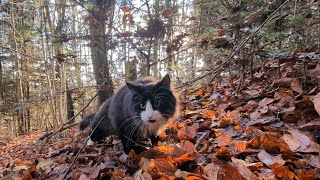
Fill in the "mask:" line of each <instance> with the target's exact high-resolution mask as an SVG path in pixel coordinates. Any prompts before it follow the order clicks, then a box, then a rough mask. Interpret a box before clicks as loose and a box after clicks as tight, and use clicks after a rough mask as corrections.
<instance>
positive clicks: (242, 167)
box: [231, 157, 258, 179]
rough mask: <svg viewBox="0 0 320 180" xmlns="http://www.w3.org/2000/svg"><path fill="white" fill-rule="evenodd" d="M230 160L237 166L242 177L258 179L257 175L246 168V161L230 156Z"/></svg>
mask: <svg viewBox="0 0 320 180" xmlns="http://www.w3.org/2000/svg"><path fill="white" fill-rule="evenodd" d="M231 161H232V163H233V164H234V165H235V166H236V167H237V168H238V170H239V173H240V174H241V175H242V177H244V178H245V179H258V177H257V176H256V175H255V174H253V173H252V172H251V171H250V170H249V169H248V168H247V166H246V165H245V164H246V163H245V162H244V161H243V160H241V159H236V158H234V157H232V158H231Z"/></svg>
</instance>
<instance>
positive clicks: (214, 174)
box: [201, 162, 221, 180]
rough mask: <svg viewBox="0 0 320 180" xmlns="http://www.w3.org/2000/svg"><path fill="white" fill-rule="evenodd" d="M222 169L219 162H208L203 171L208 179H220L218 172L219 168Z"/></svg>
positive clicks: (203, 174)
mask: <svg viewBox="0 0 320 180" xmlns="http://www.w3.org/2000/svg"><path fill="white" fill-rule="evenodd" d="M220 169H221V166H220V165H219V164H217V163H213V162H212V163H210V164H207V165H206V166H205V167H204V168H203V172H202V174H201V175H202V176H203V177H205V178H206V179H210V180H217V179H218V173H219V170H220Z"/></svg>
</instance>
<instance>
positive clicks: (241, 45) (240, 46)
mask: <svg viewBox="0 0 320 180" xmlns="http://www.w3.org/2000/svg"><path fill="white" fill-rule="evenodd" d="M289 1H290V0H286V1H285V2H284V3H282V4H281V5H280V6H279V7H278V8H277V9H276V10H275V11H273V12H272V13H271V14H270V16H269V17H268V18H267V19H266V20H265V21H264V22H263V23H262V24H261V25H260V26H259V27H258V28H257V29H256V30H255V31H254V32H253V33H251V34H250V35H249V36H247V38H246V39H244V40H243V41H241V42H240V43H239V45H237V48H236V49H235V50H234V51H233V52H232V53H231V54H229V56H228V57H227V58H226V59H225V60H224V61H223V62H222V63H221V64H220V65H219V66H217V67H216V68H214V69H213V70H211V71H210V72H208V73H206V74H204V75H201V76H199V77H197V78H195V79H193V80H191V81H189V82H186V83H184V84H182V85H181V86H178V87H177V89H180V88H182V87H184V86H187V85H190V84H192V83H194V82H196V81H198V80H200V79H202V78H204V77H207V76H208V75H210V74H214V73H216V71H217V72H219V69H220V68H221V67H223V66H224V65H226V64H227V63H228V62H229V60H230V59H231V58H232V57H233V56H234V55H235V54H236V53H237V52H238V51H239V50H240V49H241V48H242V47H243V46H244V45H245V43H247V42H248V41H249V40H250V39H251V38H252V37H253V36H255V35H257V34H258V33H259V31H260V30H261V29H262V28H263V27H264V25H266V24H267V22H268V21H269V20H270V19H271V18H272V16H273V15H274V14H276V13H277V12H278V11H279V10H280V9H281V8H282V7H283V6H284V5H285V4H287V3H288V2H289ZM212 80H213V79H211V81H212ZM211 81H210V82H211Z"/></svg>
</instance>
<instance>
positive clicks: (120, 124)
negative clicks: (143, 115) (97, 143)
mask: <svg viewBox="0 0 320 180" xmlns="http://www.w3.org/2000/svg"><path fill="white" fill-rule="evenodd" d="M135 118H140V116H134V117H132V118H128V119H126V120H124V121H123V122H122V123H121V124H120V126H119V129H121V127H122V126H123V125H124V124H125V123H126V122H128V121H129V120H131V119H135Z"/></svg>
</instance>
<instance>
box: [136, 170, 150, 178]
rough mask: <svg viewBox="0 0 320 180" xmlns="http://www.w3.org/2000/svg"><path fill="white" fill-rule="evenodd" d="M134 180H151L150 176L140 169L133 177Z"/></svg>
mask: <svg viewBox="0 0 320 180" xmlns="http://www.w3.org/2000/svg"><path fill="white" fill-rule="evenodd" d="M133 179H134V180H152V176H151V175H150V174H149V173H148V172H146V171H143V170H142V169H140V170H139V171H137V172H136V173H135V174H134V175H133Z"/></svg>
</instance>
